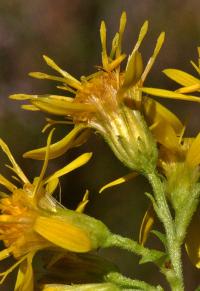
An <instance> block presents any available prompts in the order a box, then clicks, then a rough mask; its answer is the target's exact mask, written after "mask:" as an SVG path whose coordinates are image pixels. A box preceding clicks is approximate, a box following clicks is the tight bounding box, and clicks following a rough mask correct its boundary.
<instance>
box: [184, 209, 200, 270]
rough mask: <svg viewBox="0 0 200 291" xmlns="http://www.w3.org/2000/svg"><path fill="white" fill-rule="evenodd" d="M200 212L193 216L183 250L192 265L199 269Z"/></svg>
mask: <svg viewBox="0 0 200 291" xmlns="http://www.w3.org/2000/svg"><path fill="white" fill-rule="evenodd" d="M199 225H200V212H199V209H198V210H197V212H196V213H195V214H194V217H193V219H192V221H191V223H190V226H189V228H188V231H187V236H186V241H185V248H186V251H187V253H188V256H189V258H190V260H191V261H192V263H193V264H194V265H195V266H196V267H197V268H198V269H200V235H199Z"/></svg>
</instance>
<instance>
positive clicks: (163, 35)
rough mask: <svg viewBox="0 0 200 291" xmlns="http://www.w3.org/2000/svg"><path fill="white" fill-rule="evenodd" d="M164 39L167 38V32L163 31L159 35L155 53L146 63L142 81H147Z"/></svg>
mask: <svg viewBox="0 0 200 291" xmlns="http://www.w3.org/2000/svg"><path fill="white" fill-rule="evenodd" d="M164 40H165V33H164V32H161V34H160V35H159V37H158V39H157V43H156V47H155V49H154V52H153V55H152V56H151V58H150V59H149V61H148V63H147V65H146V68H145V69H144V72H143V74H142V77H141V80H142V83H143V82H144V81H145V79H146V77H147V75H148V73H149V71H150V70H151V68H152V66H153V64H154V63H155V60H156V58H157V55H158V53H159V51H160V49H161V47H162V45H163V42H164Z"/></svg>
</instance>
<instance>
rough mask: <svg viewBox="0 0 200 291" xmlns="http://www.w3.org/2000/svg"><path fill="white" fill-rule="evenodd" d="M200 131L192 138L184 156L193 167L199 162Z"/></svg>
mask: <svg viewBox="0 0 200 291" xmlns="http://www.w3.org/2000/svg"><path fill="white" fill-rule="evenodd" d="M199 149H200V133H199V134H198V135H197V136H196V138H195V139H194V140H193V142H192V144H191V146H190V148H189V150H188V152H187V156H186V161H187V162H188V163H189V165H190V166H191V167H195V166H197V165H199V164H200V150H199Z"/></svg>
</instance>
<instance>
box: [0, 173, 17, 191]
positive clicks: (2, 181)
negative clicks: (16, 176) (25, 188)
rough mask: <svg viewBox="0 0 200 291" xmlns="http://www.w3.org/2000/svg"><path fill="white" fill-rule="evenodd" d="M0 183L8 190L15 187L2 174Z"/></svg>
mask: <svg viewBox="0 0 200 291" xmlns="http://www.w3.org/2000/svg"><path fill="white" fill-rule="evenodd" d="M0 184H1V185H3V186H5V187H6V188H7V189H8V190H9V191H10V192H13V191H14V190H15V189H17V187H16V186H15V185H14V184H13V183H11V182H10V181H9V180H7V179H6V178H5V177H4V176H3V175H0Z"/></svg>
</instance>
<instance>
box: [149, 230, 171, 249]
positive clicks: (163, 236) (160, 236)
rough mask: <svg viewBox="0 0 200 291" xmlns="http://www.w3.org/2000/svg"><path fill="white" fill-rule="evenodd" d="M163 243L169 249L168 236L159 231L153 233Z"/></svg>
mask: <svg viewBox="0 0 200 291" xmlns="http://www.w3.org/2000/svg"><path fill="white" fill-rule="evenodd" d="M151 232H152V233H153V234H154V235H155V236H156V237H157V238H158V239H159V240H160V241H161V242H162V243H163V245H164V246H165V247H167V239H166V235H165V234H164V233H162V232H160V231H158V230H152V231H151Z"/></svg>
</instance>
